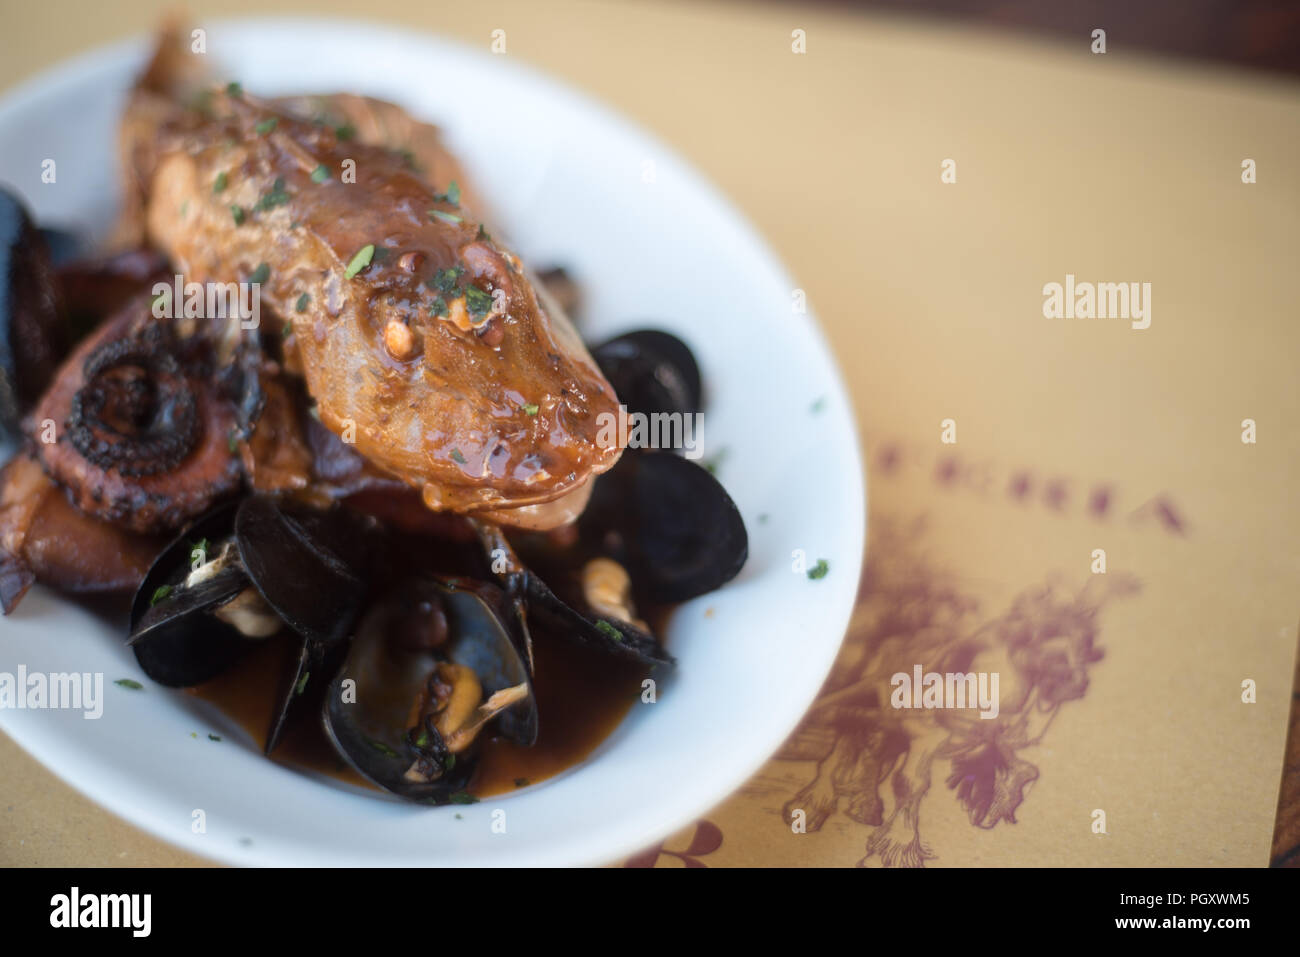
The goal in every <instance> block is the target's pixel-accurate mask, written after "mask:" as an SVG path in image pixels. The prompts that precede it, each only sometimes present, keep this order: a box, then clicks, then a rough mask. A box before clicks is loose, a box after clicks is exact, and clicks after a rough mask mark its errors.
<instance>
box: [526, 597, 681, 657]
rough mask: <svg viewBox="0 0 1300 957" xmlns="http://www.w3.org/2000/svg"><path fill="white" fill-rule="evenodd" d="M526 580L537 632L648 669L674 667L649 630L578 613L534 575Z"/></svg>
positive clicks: (611, 618)
mask: <svg viewBox="0 0 1300 957" xmlns="http://www.w3.org/2000/svg"><path fill="white" fill-rule="evenodd" d="M526 581H527V594H528V598H527V606H528V614H529V616H530V618H531V620H532V621H533V622H534V623H535V625H536V627H537V629H538V630H539V631H545V632H546V633H548V634H553V635H555V636H556V637H559V638H564V639H566V640H568V641H571V642H573V643H575V644H579V645H583V646H585V647H587V648H590V649H591V650H593V651H599V652H601V653H602V654H607V655H613V656H614V657H615V658H623V659H626V660H628V661H635V662H638V663H640V664H643V665H650V666H651V667H652V668H653V667H655V666H658V665H675V664H677V660H676V659H675V658H673V656H672V655H670V654H669V653H668V651H667V649H665V648H664V646H663V645H662V644H661V643H660V641H659V639H658V638H656V637H655V636H654V635H652V634H651V633H650V632H649V631H646V630H645V629H643V628H640V627H638V626H637V625H634V624H632V623H631V622H628V621H624V620H622V619H620V618H613V617H610V616H608V615H597V614H595V613H593V612H591V611H590V610H589V609H584V610H583V611H579V610H578V609H576V608H574V607H573V606H571V605H569V604H567V603H565V602H564V601H563V600H561V599H560V598H559V597H558V596H557V595H556V594H555V593H554V592H553V591H551V589H550V587H549V586H547V584H546V583H545V582H543V581H542V579H541V578H540V577H539V576H538V575H536V574H532V573H529V574H528V575H527V577H526Z"/></svg>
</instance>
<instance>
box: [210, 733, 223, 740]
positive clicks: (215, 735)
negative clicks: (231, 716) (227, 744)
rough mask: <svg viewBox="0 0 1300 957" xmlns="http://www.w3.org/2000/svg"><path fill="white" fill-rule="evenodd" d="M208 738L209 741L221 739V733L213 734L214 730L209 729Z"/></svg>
mask: <svg viewBox="0 0 1300 957" xmlns="http://www.w3.org/2000/svg"><path fill="white" fill-rule="evenodd" d="M208 740H209V741H220V740H221V735H219V734H213V733H212V732H210V731H209V732H208Z"/></svg>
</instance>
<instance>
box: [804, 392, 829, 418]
mask: <svg viewBox="0 0 1300 957" xmlns="http://www.w3.org/2000/svg"><path fill="white" fill-rule="evenodd" d="M824 408H826V396H822V397H821V398H820V399H818V400H817V401H816V402H814V403H813V404H812V408H810V409H809V410H808V411H810V412H811V413H812V414H813V415H816V414H817V413H818V412H820V411H821V410H822V409H824Z"/></svg>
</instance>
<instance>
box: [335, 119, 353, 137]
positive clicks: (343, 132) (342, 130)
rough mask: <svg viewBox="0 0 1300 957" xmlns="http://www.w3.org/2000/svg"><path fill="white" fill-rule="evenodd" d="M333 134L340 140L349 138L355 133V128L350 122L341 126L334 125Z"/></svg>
mask: <svg viewBox="0 0 1300 957" xmlns="http://www.w3.org/2000/svg"><path fill="white" fill-rule="evenodd" d="M334 135H335V136H337V137H338V138H339V139H341V140H350V139H352V137H354V136H356V135H357V128H356V127H355V126H353V125H352V124H351V123H344V124H343V125H342V126H336V127H334Z"/></svg>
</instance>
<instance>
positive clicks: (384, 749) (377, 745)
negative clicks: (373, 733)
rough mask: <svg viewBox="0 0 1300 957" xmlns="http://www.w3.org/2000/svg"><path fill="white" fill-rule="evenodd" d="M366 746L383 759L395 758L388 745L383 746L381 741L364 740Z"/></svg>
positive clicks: (395, 754) (395, 753)
mask: <svg viewBox="0 0 1300 957" xmlns="http://www.w3.org/2000/svg"><path fill="white" fill-rule="evenodd" d="M366 744H368V745H370V746H371V747H372V748H374V749H375V750H376V751H378V752H379V753H380V754H382V755H384V757H387V758H395V757H397V752H396V751H394V750H393V749H392V748H390V747H389V746H388V745H386V744H384V742H382V741H376V740H375V739H374V738H366Z"/></svg>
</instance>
